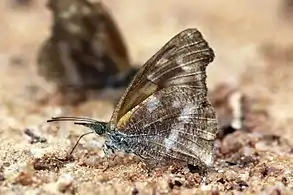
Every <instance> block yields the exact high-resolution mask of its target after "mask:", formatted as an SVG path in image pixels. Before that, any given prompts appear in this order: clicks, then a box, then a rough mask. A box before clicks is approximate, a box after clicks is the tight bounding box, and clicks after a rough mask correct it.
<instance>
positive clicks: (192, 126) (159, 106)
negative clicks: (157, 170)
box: [48, 29, 218, 167]
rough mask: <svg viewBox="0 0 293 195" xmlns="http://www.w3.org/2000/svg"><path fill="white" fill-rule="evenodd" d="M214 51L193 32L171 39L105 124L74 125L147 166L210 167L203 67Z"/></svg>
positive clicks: (211, 136)
mask: <svg viewBox="0 0 293 195" xmlns="http://www.w3.org/2000/svg"><path fill="white" fill-rule="evenodd" d="M214 56H215V55H214V52H213V50H212V49H211V48H210V47H209V45H208V43H207V41H206V40H205V39H204V38H203V36H202V34H201V33H200V32H199V31H198V30H197V29H186V30H184V31H182V32H180V33H179V34H177V35H175V36H174V37H173V38H172V39H171V40H170V41H169V42H167V43H166V44H165V45H164V46H163V47H162V48H161V49H160V50H159V51H158V52H157V53H156V54H155V55H153V56H152V57H151V58H150V59H149V60H148V61H147V62H146V63H145V64H144V65H143V66H142V67H141V68H140V70H139V71H138V73H137V74H136V75H135V77H134V78H133V80H132V82H131V83H130V85H129V87H128V88H127V89H126V91H125V93H124V95H123V96H122V98H121V99H120V101H119V103H118V104H117V106H116V108H115V110H114V112H113V115H112V117H111V120H110V122H108V123H107V122H99V121H96V120H94V119H90V118H80V117H53V118H52V119H51V120H48V122H53V121H73V122H74V123H75V124H77V125H83V126H86V127H88V128H90V129H92V130H93V131H94V132H95V133H97V134H98V135H101V136H104V137H105V143H104V148H103V149H104V152H105V154H106V155H107V154H110V153H113V152H115V151H122V152H125V153H133V154H135V155H137V156H138V157H140V159H141V160H142V161H143V162H146V163H147V164H150V165H159V164H170V163H174V162H175V163H177V162H179V163H183V164H189V165H193V166H198V167H209V166H211V165H212V163H213V148H214V141H215V139H216V134H217V131H218V127H217V125H218V122H217V118H216V114H215V111H214V108H213V107H212V105H211V104H210V103H209V101H208V99H207V86H206V77H207V76H206V67H207V65H208V64H209V63H210V62H212V61H213V59H214Z"/></svg>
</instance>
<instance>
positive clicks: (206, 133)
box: [119, 86, 217, 166]
mask: <svg viewBox="0 0 293 195" xmlns="http://www.w3.org/2000/svg"><path fill="white" fill-rule="evenodd" d="M121 128H122V130H121V132H123V133H124V134H126V137H128V138H130V139H129V142H130V144H129V145H130V147H131V151H133V153H135V154H137V155H138V156H140V157H141V158H142V159H144V160H146V162H151V163H152V162H155V163H157V162H165V163H168V162H174V161H176V160H178V161H182V162H187V163H189V164H192V165H206V166H208V165H211V163H212V150H213V145H214V140H215V137H216V136H215V135H216V132H217V120H216V116H215V112H214V110H213V108H212V106H211V105H210V104H209V102H208V101H207V100H206V98H205V97H204V96H202V94H200V93H197V91H196V90H195V89H194V88H189V87H186V86H171V87H168V88H164V89H162V90H160V91H157V92H155V93H154V94H153V95H151V96H149V97H148V98H147V99H146V100H145V101H143V102H142V103H141V104H140V105H139V106H138V107H136V108H135V109H134V111H133V112H132V114H131V116H130V117H129V120H128V122H127V123H126V124H124V125H123V127H122V126H121ZM119 131H120V129H119Z"/></svg>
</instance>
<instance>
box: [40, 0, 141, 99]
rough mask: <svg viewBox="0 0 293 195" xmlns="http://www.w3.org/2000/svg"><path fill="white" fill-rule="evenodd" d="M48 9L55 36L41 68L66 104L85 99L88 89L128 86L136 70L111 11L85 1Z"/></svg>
mask: <svg viewBox="0 0 293 195" xmlns="http://www.w3.org/2000/svg"><path fill="white" fill-rule="evenodd" d="M47 8H48V9H49V10H50V12H51V13H52V27H51V35H50V37H49V38H47V39H46V40H45V41H44V42H43V43H42V45H41V46H40V48H39V52H38V57H37V70H38V73H39V75H40V76H42V77H43V78H44V79H45V80H46V81H48V82H52V83H53V84H55V87H56V89H57V90H56V91H57V92H60V94H62V95H64V96H65V97H67V98H65V99H67V102H65V103H69V104H72V103H75V102H76V101H75V99H77V102H79V101H83V100H84V99H87V97H86V92H87V91H88V90H90V91H98V90H99V89H105V88H126V86H127V85H128V84H129V83H130V81H131V79H132V78H133V76H134V74H135V73H136V71H137V70H136V68H134V67H132V66H131V62H130V59H129V55H128V50H127V47H126V44H125V41H124V39H123V36H122V34H121V32H120V30H119V28H118V25H117V24H116V22H115V20H114V18H113V16H112V14H111V13H110V11H109V10H108V9H107V7H106V6H105V5H104V4H103V3H102V2H96V3H91V2H89V1H87V0H62V1H60V0H49V1H48V3H47ZM83 96H85V97H83ZM71 99H72V100H73V101H70V100H71Z"/></svg>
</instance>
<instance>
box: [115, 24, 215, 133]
mask: <svg viewBox="0 0 293 195" xmlns="http://www.w3.org/2000/svg"><path fill="white" fill-rule="evenodd" d="M213 58H214V52H213V50H212V49H211V48H210V47H209V46H208V43H207V42H206V41H205V40H204V39H203V37H202V35H201V33H200V32H199V31H198V30H197V29H187V30H184V31H182V32H181V33H179V34H177V35H176V36H175V37H173V38H172V39H171V40H170V41H169V42H168V43H167V44H166V45H165V46H163V48H162V49H160V50H159V51H158V52H157V53H156V54H155V55H154V56H153V57H151V58H150V59H149V60H148V61H147V62H146V63H145V64H144V66H143V67H142V68H141V69H140V71H139V72H138V73H137V75H136V76H135V77H134V79H133V81H132V82H131V84H130V85H129V87H128V88H127V90H126V91H125V93H124V95H123V97H122V98H121V99H120V102H119V103H118V105H117V107H116V108H115V111H114V114H113V116H112V119H111V128H112V129H114V128H115V127H116V126H117V123H118V122H119V120H120V119H121V118H122V117H123V116H124V115H125V114H126V113H127V112H129V111H130V110H131V109H133V108H135V106H137V105H138V104H139V103H140V102H142V101H144V100H145V99H146V98H147V97H148V96H150V95H151V94H153V93H154V92H156V91H159V90H160V89H163V88H167V87H169V86H178V85H180V86H189V87H192V88H193V89H194V90H196V91H202V92H203V93H206V92H207V89H206V83H205V79H206V74H205V69H206V66H207V65H208V63H209V62H211V61H212V60H213ZM123 120H124V119H123ZM123 122H124V121H123Z"/></svg>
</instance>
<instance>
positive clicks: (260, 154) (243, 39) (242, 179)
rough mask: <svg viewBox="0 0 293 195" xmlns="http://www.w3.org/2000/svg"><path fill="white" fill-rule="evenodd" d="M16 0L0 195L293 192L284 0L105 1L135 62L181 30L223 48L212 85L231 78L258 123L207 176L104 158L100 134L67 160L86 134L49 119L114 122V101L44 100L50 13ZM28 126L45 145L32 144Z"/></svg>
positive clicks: (2, 114) (0, 136)
mask: <svg viewBox="0 0 293 195" xmlns="http://www.w3.org/2000/svg"><path fill="white" fill-rule="evenodd" d="M11 2H13V1H12V0H11V1H9V0H2V1H1V2H0V32H1V44H0V194H62V193H66V194H169V193H170V194H188V193H190V194H206V193H211V194H232V193H236V194H237V193H244V194H260V193H264V194H292V193H293V131H292V125H293V117H292V110H293V101H292V100H291V97H293V90H292V89H293V80H292V75H293V57H292V53H293V23H292V22H290V20H292V17H293V16H292V15H290V13H285V11H286V9H285V8H284V7H282V1H278V0H271V1H266V0H259V1H257V2H256V1H252V0H238V1H233V0H227V1H225V2H224V3H223V1H221V2H220V1H213V2H212V1H210V2H208V1H200V0H197V1H188V2H187V1H186V2H184V1H177V0H169V1H147V0H141V1H136V0H124V1H123V3H122V1H121V2H120V3H117V1H115V0H108V1H105V4H106V5H107V6H108V7H109V8H110V10H111V11H112V13H113V14H114V17H115V19H116V20H117V22H118V24H119V27H120V28H121V30H122V32H123V35H124V37H125V39H126V42H127V44H128V47H129V51H130V55H131V58H132V61H133V63H134V64H142V63H143V62H144V61H145V60H147V59H148V58H149V57H150V56H151V55H153V54H154V53H155V52H156V51H157V50H158V49H159V48H160V47H161V46H162V45H163V44H164V43H165V42H167V41H168V40H169V39H170V38H171V37H172V36H173V35H175V34H176V33H178V32H179V31H181V30H183V29H185V28H188V27H196V28H198V29H200V31H201V32H202V33H203V34H204V36H205V38H206V39H207V40H208V42H209V43H210V46H211V47H213V48H214V50H215V53H216V59H215V61H214V62H213V63H212V64H210V65H209V68H208V86H209V89H210V90H214V89H215V88H216V86H217V85H218V84H220V83H229V85H232V86H235V87H236V88H237V89H238V90H240V91H242V92H243V93H244V94H245V95H246V96H248V97H249V98H250V99H252V101H250V107H251V108H252V110H253V111H254V114H255V115H252V116H258V117H259V118H260V119H259V120H256V121H257V123H256V122H254V124H253V128H252V127H250V130H251V131H249V132H242V131H236V132H234V133H232V134H229V135H227V136H226V137H224V138H223V140H221V141H218V143H217V151H216V162H215V170H214V171H211V172H209V173H208V174H207V175H206V176H205V177H202V176H200V175H199V174H197V173H194V174H193V173H190V172H186V171H182V170H173V169H168V170H165V171H162V170H157V171H153V172H152V173H148V172H147V170H146V169H145V167H144V165H143V164H142V163H140V162H138V161H136V160H135V158H133V157H123V156H116V157H111V158H110V159H108V160H106V159H105V158H101V155H102V153H101V150H100V149H101V139H100V138H99V137H97V136H95V135H92V136H87V137H85V138H84V139H83V140H82V141H81V142H80V144H79V146H78V148H77V150H76V152H75V153H74V159H69V160H68V159H67V160H64V161H62V160H60V158H61V159H62V158H64V156H65V154H66V152H67V151H68V150H69V149H70V148H71V147H72V145H73V144H74V142H75V140H76V138H77V137H78V136H79V135H80V134H82V133H83V132H85V131H84V129H83V128H78V127H74V126H71V125H69V124H62V125H59V126H58V125H48V124H47V123H46V120H47V119H48V118H50V117H51V116H56V115H60V114H62V115H65V114H67V115H68V114H70V115H82V116H90V117H93V118H95V119H98V120H105V121H107V120H109V118H110V116H111V114H112V110H113V106H114V105H113V104H112V103H111V102H107V101H105V100H101V101H89V102H86V103H84V104H82V105H80V106H79V107H74V108H70V107H59V106H54V105H41V106H40V104H37V103H36V101H35V100H37V99H38V96H39V95H41V94H44V93H46V92H48V91H50V90H51V88H52V86H51V85H50V84H49V83H47V82H45V81H44V80H43V79H42V78H41V77H40V76H38V75H37V73H36V62H35V59H36V52H37V50H38V48H39V45H40V43H41V42H42V41H43V40H44V39H45V38H46V37H47V36H48V34H49V28H50V23H51V20H50V14H49V12H48V11H47V10H46V9H45V7H44V4H45V1H44V0H39V1H33V3H32V5H30V6H29V7H17V6H16V7H15V6H12V4H11ZM290 17H291V18H290ZM93 108H94V109H93ZM261 113H265V117H260V115H261ZM27 129H30V130H31V131H32V132H34V133H35V134H36V135H40V136H41V137H43V138H45V139H46V140H47V142H46V143H36V144H31V143H30V141H31V140H30V137H29V136H27V135H26V134H25V130H27Z"/></svg>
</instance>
